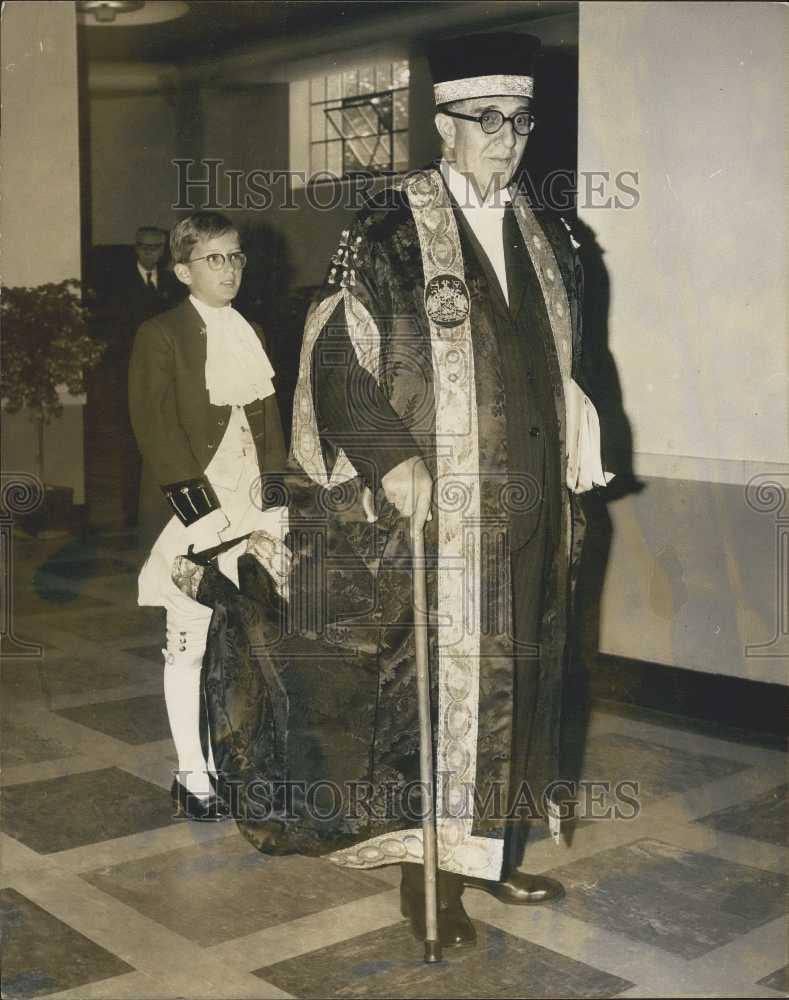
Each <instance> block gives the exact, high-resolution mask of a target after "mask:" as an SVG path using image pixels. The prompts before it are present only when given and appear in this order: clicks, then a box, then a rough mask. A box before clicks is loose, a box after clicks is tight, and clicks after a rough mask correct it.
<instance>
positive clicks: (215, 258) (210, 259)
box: [187, 250, 247, 271]
mask: <svg viewBox="0 0 789 1000" xmlns="http://www.w3.org/2000/svg"><path fill="white" fill-rule="evenodd" d="M199 260H204V261H205V262H206V264H208V266H209V267H210V268H211V270H212V271H221V270H222V269H223V268H224V266H225V264H226V263H227V261H230V266H231V267H232V268H233V270H234V271H240V270H241V269H242V268H243V267H246V263H247V255H246V254H245V253H242V252H241V251H240V250H234V251H233V252H232V253H229V254H227V255H225V254H223V253H209V254H206V255H205V257H193V258H192V259H191V260H188V261H187V264H196V263H197V262H198V261H199Z"/></svg>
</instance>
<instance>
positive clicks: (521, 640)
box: [192, 34, 606, 946]
mask: <svg viewBox="0 0 789 1000" xmlns="http://www.w3.org/2000/svg"><path fill="white" fill-rule="evenodd" d="M538 47H539V42H538V41H537V40H536V39H534V38H532V37H531V36H528V35H522V34H507V35H496V34H486V35H481V36H479V37H474V38H469V37H466V38H460V39H451V40H448V41H444V42H441V43H438V44H436V45H434V47H433V49H432V51H431V53H430V62H431V69H432V72H433V77H434V84H435V87H434V90H435V101H436V105H437V107H436V116H435V123H436V127H437V129H438V131H439V133H440V136H441V139H442V142H443V148H444V156H443V158H442V159H441V161H440V163H438V164H437V165H434V166H431V167H429V168H427V169H425V170H420V171H417V172H414V173H412V174H410V175H408V176H407V177H406V178H405V179H403V180H399V181H397V182H395V183H394V184H391V185H389V186H388V187H387V189H386V191H384V192H382V193H379V194H378V195H376V196H373V197H371V198H370V199H369V201H368V203H367V204H366V206H365V207H364V208H363V209H362V211H361V212H360V214H359V215H358V217H357V219H356V221H355V223H354V225H353V227H352V228H350V229H349V230H346V231H344V232H343V233H342V236H341V239H340V243H339V246H338V248H337V251H336V252H335V254H334V256H333V257H332V260H331V262H330V264H329V267H328V270H327V277H326V281H325V283H324V286H323V287H322V289H321V292H320V294H319V296H318V297H317V299H316V300H315V302H314V303H313V306H312V308H311V311H310V314H309V316H308V321H307V325H306V330H305V337H304V342H303V347H302V359H301V370H300V378H299V383H298V386H297V390H296V396H295V401H294V432H293V442H292V449H291V466H292V468H293V467H295V468H296V469H297V470H299V472H300V474H301V476H302V485H301V486H295V487H293V489H292V490H291V491H290V495H289V497H288V498H286V499H287V502H288V503H289V516H290V525H291V533H290V535H289V539H288V542H289V545H290V547H291V548H292V549H293V552H294V560H293V565H294V571H293V576H292V578H291V580H290V584H289V611H288V613H289V616H290V617H289V622H290V626H289V628H286V629H285V630H284V632H285V633H287V632H288V631H289V633H290V636H291V638H290V639H289V638H288V636H287V635H286V634H284V633H282V634H280V633H279V632H277V630H276V629H274V630H272V629H271V627H270V625H266V624H264V625H262V626H261V625H260V624H259V622H260V619H256V621H258V624H256V625H254V626H252V627H251V631H252V632H253V633H254V636H253V637H256V642H257V646H256V649H257V650H258V653H260V650H261V649H262V648H263V646H264V645H265V641H268V642H269V648H270V650H271V654H270V655H267V656H265V657H264V658H263V659H264V661H265V662H264V665H263V668H262V669H259V670H257V672H256V673H254V675H253V676H254V677H255V678H258V679H257V680H255V681H254V683H255V684H260V685H262V686H261V697H260V698H259V699H258V701H257V702H256V703H255V704H254V707H253V702H252V700H251V698H250V696H249V694H247V696H246V697H247V702H246V703H247V706H248V708H247V710H246V715H245V716H244V718H246V720H247V723H248V727H247V730H246V731H247V732H252V731H253V730H254V734H255V739H253V738H252V737H249V738H245V741H244V744H243V748H242V749H243V753H242V752H241V749H239V747H240V744H239V743H238V740H237V738H236V737H233V738H231V737H230V736H227V735H226V736H224V737H223V735H222V732H220V731H219V730H221V728H222V727H221V726H219V727H218V730H217V732H216V734H215V735H216V737H217V745H215V749H214V753H215V756H216V757H217V758H218V760H217V763H218V764H219V766H220V767H222V768H224V769H226V770H230V771H232V770H233V762H234V761H236V762H237V761H239V760H241V759H242V758H243V760H244V761H246V762H247V764H244V765H243V766H240V765H239V766H238V767H237V768H236V772H237V773H238V774H241V773H246V774H247V775H249V773H250V772H249V767H248V760H249V755H250V751H249V748H250V746H252V745H258V746H260V747H262V746H265V748H266V749H265V754H264V753H263V751H262V750H261V751H260V753H261V757H260V760H261V768H263V769H264V770H265V769H267V771H268V773H269V774H270V775H271V774H272V773H274V772H276V774H279V775H287V777H288V780H293V779H298V778H299V777H304V778H307V779H309V781H310V782H311V784H309V787H308V788H307V792H306V793H304V795H303V796H302V799H299V796H298V794H296V797H295V799H292V801H291V802H290V806H289V813H288V816H289V817H290V818H289V819H288V818H287V817H286V816H285V812H286V811H287V810H285V811H281V812H280V818H281V822H279V824H276V823H272V822H271V817H272V815H273V814H270V815H269V816H268V817H267V818H264V819H263V820H262V821H260V822H247V823H242V830H243V831H244V832H245V833H246V835H247V836H248V837H249V839H250V840H251V841H252V842H253V843H255V844H256V846H258V847H259V849H261V850H269V851H274V850H280V849H286V848H287V846H288V845H291V847H293V849H297V850H301V851H303V852H305V853H312V852H315V853H329V855H330V857H331V859H332V860H333V861H334V862H336V863H337V864H339V865H342V866H346V867H350V868H357V869H359V868H361V869H363V868H368V867H373V866H377V865H384V864H392V863H400V864H401V865H402V884H401V905H402V910H403V914H404V916H406V917H408V918H409V920H410V922H411V926H412V929H413V931H414V933H415V934H416V935H417V936H418V937H421V936H423V934H424V896H423V891H424V889H423V877H422V869H421V860H422V840H421V838H422V833H421V828H420V824H419V808H418V806H419V802H418V799H419V796H418V795H417V796H416V799H415V798H414V796H408V795H403V794H401V793H403V791H404V790H406V791H407V790H409V789H410V790H413V787H414V786H415V785H418V777H419V771H418V743H419V738H418V716H417V703H416V684H415V678H414V636H413V608H412V590H411V576H410V567H411V560H410V549H409V519H411V520H415V521H416V523H417V526H421V527H424V535H425V546H426V555H427V566H428V570H427V589H428V602H429V609H428V610H429V652H430V675H431V686H432V710H433V730H434V731H433V738H434V748H435V768H436V776H437V783H436V784H437V787H436V812H437V837H438V864H439V880H438V889H439V932H440V937H441V940H442V943H443V944H444V946H452V945H469V944H472V943H473V942H474V940H475V932H474V928H473V925H472V923H471V921H470V920H469V918H468V916H467V914H466V913H465V910H464V909H463V905H462V900H461V896H462V893H463V890H464V888H466V887H474V888H477V889H482V890H484V891H488V892H490V893H492V894H493V895H494V896H496V897H497V898H498V899H499V900H501V901H502V902H504V903H510V904H534V903H540V902H545V901H548V900H551V899H556V898H558V897H559V896H560V895H561V894H562V892H563V890H562V887H561V885H559V884H558V883H557V882H555V881H553V880H551V879H549V878H546V877H542V876H538V875H529V874H527V873H526V872H525V871H524V870H523V869H522V867H521V865H522V862H523V857H522V856H523V853H524V851H523V848H524V840H525V838H524V832H525V831H526V829H527V828H528V821H529V820H541V821H545V822H547V823H548V826H549V828H550V831H551V833H552V835H553V837H554V839H555V840H556V841H557V842H558V840H559V823H560V819H561V803H560V801H559V800H558V797H557V794H556V792H557V789H558V787H559V785H558V784H557V779H558V778H560V774H559V770H558V768H559V760H558V755H559V721H560V711H561V675H562V660H563V656H564V650H565V642H566V631H567V618H568V607H569V598H570V592H571V589H572V587H571V582H572V578H573V567H574V566H575V565H576V564H577V558H578V549H579V545H580V529H581V527H582V517H581V516H580V513H579V511H578V508H577V505H576V501H575V496H574V495H575V494H577V493H580V492H583V491H584V490H587V489H591V488H594V487H596V486H602V485H604V484H605V480H606V476H605V474H604V473H603V470H602V465H601V458H600V439H599V423H598V420H597V414H596V412H595V409H594V406H593V405H592V403H591V402H590V400H589V399H588V397H587V395H586V394H585V393H584V391H583V390H582V389H581V387H580V385H579V383H578V366H579V363H580V304H581V272H580V265H579V260H578V256H577V254H576V247H577V244H575V242H574V240H573V238H572V236H571V234H570V232H569V229H568V227H567V225H566V224H565V223H564V222H563V221H562V220H561V219H553V218H550V217H548V216H547V215H545V214H544V213H541V212H537V211H535V210H533V209H532V207H531V206H530V204H529V202H528V200H527V199H526V197H525V195H524V194H523V193H522V192H521V191H519V190H518V188H517V186H516V185H515V184H513V183H511V182H512V181H513V178H514V176H515V172H516V168H517V167H518V164H519V161H520V159H521V157H522V155H523V153H524V150H525V148H526V145H527V142H528V138H529V133H530V130H531V128H532V124H533V119H532V101H533V90H534V74H533V66H534V62H535V57H536V55H537V50H538ZM303 482H306V483H307V484H308V486H309V488H307V489H305V488H304V486H303ZM286 499H280V500H279V501H278V502H286ZM316 525H317V526H318V527H316ZM308 568H309V570H308ZM210 572H211V571H210V570H208V571H207V574H206V575H202V576H201V577H200V578H199V580H202V582H201V583H200V587H201V588H202V591H203V593H202V596H200V595H198V599H200V600H204V601H206V603H210V602H211V601H212V600H213V601H214V602H215V604H216V601H217V600H218V598H217V593H218V591H221V590H222V586H224V585H221V586H219V585H218V584H217V578H216V575H215V574H214V576H213V578H212V577H211V576H210ZM256 574H258V569H257V568H256V567H255V566H254V565H253V564H251V563H249V564H248V566H247V568H246V569H243V568H242V569H241V570H240V572H239V579H240V581H241V587H242V592H243V588H244V587H245V586H247V588H248V589H247V591H246V593H245V594H242V596H244V599H245V600H246V599H247V598H248V597H249V596H250V594H251V595H252V596H253V597H254V600H255V601H256V602H257V605H258V607H261V606H262V605H267V607H268V608H269V611H272V610H273V611H274V612H277V609H278V608H279V611H281V610H282V602H279V599H278V597H277V595H276V594H275V593H274V590H273V588H271V587H270V586H269V587H268V588H266V586H265V585H263V589H262V590H261V584H260V580H259V577H258V576H257V575H256ZM211 579H213V584H211ZM199 580H198V582H199ZM245 581H246V584H245ZM192 585H193V586H197V584H196V583H195V582H194V580H193V582H192ZM212 586H213V587H214V593H213V595H212V593H211V588H212ZM217 587H218V590H217ZM222 592H223V593H224V591H222ZM261 602H262V604H261ZM221 604H222V608H223V614H224V615H227V614H230V616H231V618H232V616H233V614H234V612H233V603H232V601H230V600H229V598H228V597H227V595H226V594H225V596H224V597H223V598H222V601H221ZM249 607H250V605H249V602H247V612H246V618H244V616H243V615H240V614H237V615H236V617H235V618H232V621H230V624H229V625H228V626H227V628H228V629H230V628H231V627H232V629H234V630H235V631H234V632H233V634H234V635H236V636H237V635H238V629H239V628H240V627H241V625H242V624H243V621H242V619H243V620H244V621H247V622H249V621H250V612H249ZM228 609H230V611H228ZM267 614H268V612H266V613H265V614H263V619H266V620H269V621H270V618H269V619H267ZM275 632H277V634H276V635H274V633H275ZM296 633H297V634H298V638H299V640H300V641H301V642H302V646H301V647H300V649H297V648H296V647H295V646H294V645H293V638H292V637H293V635H294V634H296ZM310 637H313V638H315V640H316V642H318V643H320V642H321V641H322V642H323V646H322V647H321V648H322V650H323V652H322V653H320V654H318V653H316V650H315V649H312V650H311V651H310V650H309V649H307V647H306V646H305V645H304V644H305V643H306V644H307V645H308V644H309V642H310V641H311V638H310ZM220 638H221V636H220ZM264 640H265V641H264ZM217 642H219V640H217ZM296 645H298V643H297V644H296ZM217 649H218V650H219V651H218V652H215V653H214V654H213V658H212V657H211V656H209V660H208V663H207V668H208V677H209V688H210V685H211V684H213V685H214V686H213V688H212V689H211V688H210V690H209V707H210V704H211V701H212V699H213V700H214V702H215V703H221V705H222V709H223V711H224V712H225V714H227V705H228V704H229V703H230V702H231V701H232V699H230V698H228V697H227V694H226V688H223V687H222V685H223V684H225V685H226V683H227V682H226V681H225V680H222V678H226V677H227V676H228V670H227V668H226V665H225V666H224V667H223V669H222V670H220V669H219V668H218V667H217V664H220V665H221V664H222V661H223V657H226V656H227V652H226V649H227V644H225V652H224V653H223V652H222V651H221V649H220V647H219V645H217ZM209 653H210V650H209ZM230 673H232V671H231V672H230ZM245 676H247V675H245ZM266 676H267V677H268V680H265V677H266ZM259 678H264V679H263V680H259ZM247 686H248V687H249V685H247ZM211 690H213V692H214V693H213V695H212V694H211ZM239 690H240V687H239ZM223 691H224V692H225V693H224V694H223V693H222V692H223ZM217 692H218V693H217ZM263 703H265V706H266V707H265V710H263V709H261V708H260V707H259V706H260V705H261V704H263ZM214 708H215V709H216V705H215V706H214ZM261 713H262V714H261ZM213 714H214V716H215V717H217V718H218V715H219V713H218V712H217V711H216V710H215V711H214V713H213ZM263 716H265V720H263ZM236 718H237V721H238V719H240V716H237V717H236ZM249 720H252V721H251V722H250V721H249ZM266 720H267V721H266ZM240 728H243V726H241V727H240ZM238 731H240V729H239V725H237V726H236V732H238ZM264 731H265V733H268V734H269V736H270V737H271V738H270V739H269V740H268V742H266V740H265V739H264V740H263V742H262V743H260V741H258V742H257V743H256V742H255V740H256V739H257V738H258V737H259V736H260V734H261V732H264ZM277 733H279V734H280V735H279V736H276V735H274V736H272V735H271V734H277ZM233 739H236V744H235V749H234V750H232V752H225V751H226V748H227V747H228V746H230V744H232V743H233ZM231 749H232V748H231ZM276 762H279V763H276ZM275 763H276V767H275ZM245 768H246V771H245V770H244V769H245ZM277 768H278V769H277ZM341 778H342V779H343V780H347V779H351V780H352V781H355V782H356V785H354V788H355V789H356V790H355V792H354V793H353V795H351V796H350V798H349V799H348V800H347V801H345V802H344V803H343V809H342V810H340V811H338V812H337V813H336V814H332V813H331V809H330V808H329V806H330V805H331V803H327V802H323V805H322V806H321V802H320V801H319V797H317V798H316V796H315V794H313V799H312V802H311V803H310V802H308V801H307V800H306V799H307V798H308V797H309V795H310V789H314V788H315V787H316V779H319V782H318V783H320V781H324V779H325V782H326V787H329V785H330V783H331V782H332V781H333V782H334V783H335V784H334V786H332V787H337V786H338V785H339V783H340V779H341ZM362 786H363V787H364V795H363V796H362V797H361V799H360V793H359V789H360V788H361V787H362ZM245 787H248V782H247V786H245ZM305 787H307V786H305ZM305 795H306V798H305V797H304V796H305ZM360 802H361V804H362V805H363V806H364V808H362V809H360V808H359V806H360ZM246 804H247V805H249V796H247V803H246ZM319 806H321V808H318V807H319ZM319 813H320V821H319V820H318V819H316V816H318V814H319ZM294 816H295V817H301V822H299V821H298V820H295V821H294V819H293V817H294ZM330 848H333V850H331V851H330Z"/></svg>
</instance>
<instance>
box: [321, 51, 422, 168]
mask: <svg viewBox="0 0 789 1000" xmlns="http://www.w3.org/2000/svg"><path fill="white" fill-rule="evenodd" d="M408 78H409V73H408V60H406V59H399V60H396V61H394V62H385V63H377V64H376V65H374V66H358V67H356V68H354V69H345V70H343V71H341V72H337V73H330V74H328V75H327V76H319V77H314V78H313V79H312V80H310V85H309V94H310V140H309V158H310V173H311V174H312V175H315V174H317V173H320V172H324V171H328V173H330V174H333V175H334V176H336V177H352V176H353V175H354V174H359V173H366V174H369V173H374V174H388V173H398V172H400V171H403V170H407V169H408Z"/></svg>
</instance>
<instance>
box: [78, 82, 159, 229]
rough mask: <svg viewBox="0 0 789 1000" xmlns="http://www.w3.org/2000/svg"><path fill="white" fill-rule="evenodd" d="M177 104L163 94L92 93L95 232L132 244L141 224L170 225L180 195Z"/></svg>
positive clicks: (91, 136)
mask: <svg viewBox="0 0 789 1000" xmlns="http://www.w3.org/2000/svg"><path fill="white" fill-rule="evenodd" d="M176 141H177V135H176V108H175V100H174V98H173V97H172V96H166V95H164V94H161V93H145V94H92V95H91V99H90V161H91V166H90V186H91V202H90V203H91V237H92V242H93V243H94V244H102V243H132V242H133V241H134V233H135V230H136V229H137V227H138V226H144V225H151V226H161V227H163V228H169V227H170V226H171V225H172V224H173V222H174V221H175V213H174V212H173V211H172V209H171V208H170V206H171V205H172V204H173V202H175V200H176V197H177V186H176V176H175V171H174V169H173V167H172V164H171V161H172V159H173V158H174V157H175V156H176V150H177V146H176Z"/></svg>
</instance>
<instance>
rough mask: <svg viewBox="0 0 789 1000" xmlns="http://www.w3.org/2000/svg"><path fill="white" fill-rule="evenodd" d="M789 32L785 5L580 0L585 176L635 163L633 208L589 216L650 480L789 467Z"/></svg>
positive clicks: (613, 341) (613, 340)
mask: <svg viewBox="0 0 789 1000" xmlns="http://www.w3.org/2000/svg"><path fill="white" fill-rule="evenodd" d="M788 27H789V19H788V18H787V17H786V9H785V6H784V5H780V4H770V3H726V4H707V3H671V4H666V3H636V4H632V3H584V4H582V5H581V20H580V140H579V169H580V170H581V171H592V170H607V171H610V172H611V174H612V175H615V174H616V173H617V172H619V171H621V170H637V171H638V172H639V194H640V201H639V203H638V205H637V207H636V208H634V209H631V210H619V211H616V210H614V209H606V208H597V207H592V206H591V205H590V204H589V203H588V201H587V205H586V206H585V207H583V208H582V211H581V213H580V214H581V216H582V218H583V219H584V221H585V222H586V223H587V225H589V226H590V227H591V229H593V230H594V232H595V235H596V237H597V241H598V243H599V244H600V245H601V247H602V248H603V250H604V252H605V261H606V265H607V268H608V271H609V275H610V277H611V311H610V317H609V331H610V346H611V349H612V351H613V352H614V354H615V357H616V360H617V362H618V366H619V372H620V377H621V380H622V386H623V392H624V403H625V407H626V409H627V412H628V414H629V416H630V419H631V422H632V425H633V431H634V438H635V451H636V453H637V456H643V457H642V459H641V461H640V463H638V464H637V469H639V470H640V471H642V472H643V473H645V474H650V473H652V472H654V471H658V474H663V471H664V468H665V466H664V464H661V465H660V467H659V468H656V464H655V462H653V460H652V458H651V456H658V457H665V456H683V457H684V456H687V457H693V458H698V459H703V460H705V461H706V464H705V463H704V462H703V463H701V464H700V475H699V478H707V476H708V472H709V468H710V466H709V463H713V464H714V463H715V462H716V461H717V460H724V461H725V460H728V461H740V460H748V461H751V462H758V463H761V462H786V461H789V408H788V406H787V398H788V397H787V385H788V384H789V383H788V376H787V373H788V371H789V369H788V368H787V350H786V347H787V340H786V332H787V324H786V321H787V299H786V295H787V292H786V282H785V262H786V216H785V212H784V205H785V192H786V188H785V182H786V174H785V170H786V164H785V160H784V159H783V157H782V156H781V155H780V151H781V150H782V149H783V137H784V135H785V127H786V99H785V95H786V85H787V68H786V67H787V62H786V52H787V42H788V41H789V37H788V35H789V32H788ZM583 200H584V198H583V184H582V193H581V196H580V198H579V202H580V203H581V204H582V203H583ZM594 201H595V203H597V204H599V203H600V201H601V199H600V198H596V199H594ZM656 461H659V458H658V459H657V460H656ZM684 474H687V469H685V470H684Z"/></svg>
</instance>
